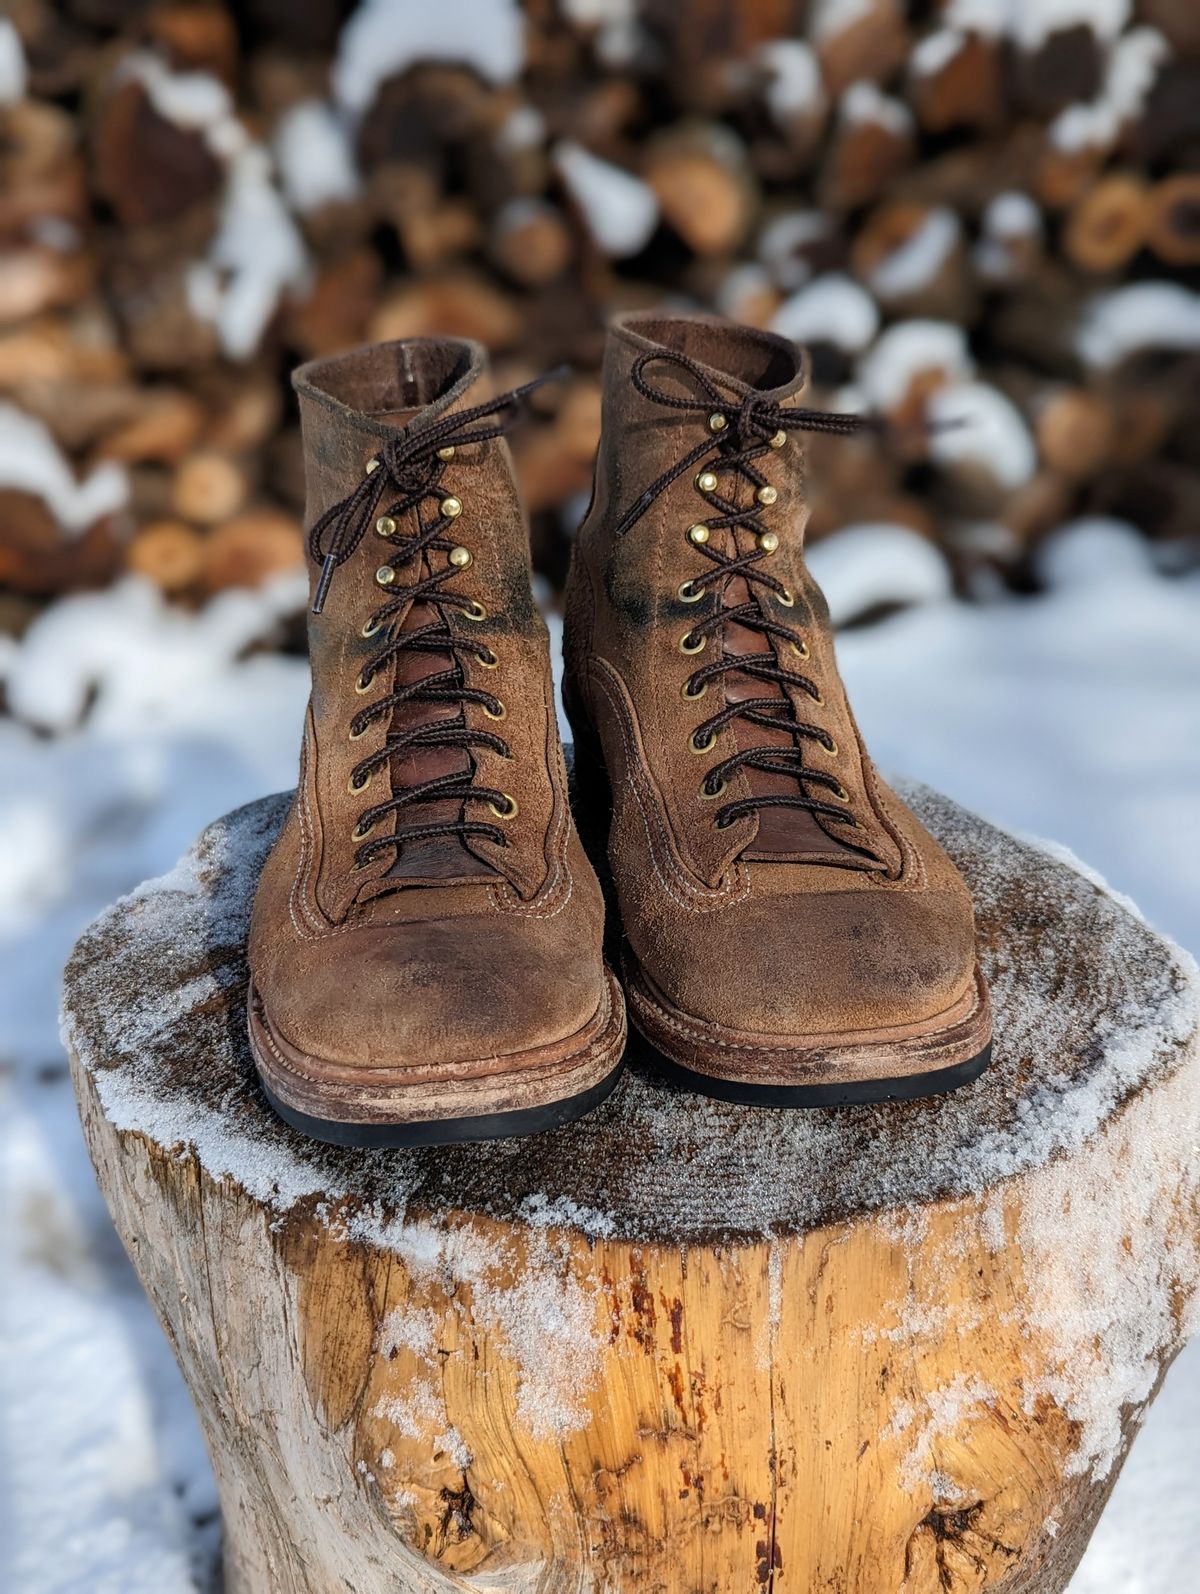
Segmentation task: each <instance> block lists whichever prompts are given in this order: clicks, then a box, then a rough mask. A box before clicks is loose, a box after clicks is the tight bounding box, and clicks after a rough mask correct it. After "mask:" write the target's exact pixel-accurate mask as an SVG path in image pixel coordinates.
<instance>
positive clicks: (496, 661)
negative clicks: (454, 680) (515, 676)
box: [475, 648, 500, 670]
mask: <svg viewBox="0 0 1200 1594" xmlns="http://www.w3.org/2000/svg"><path fill="white" fill-rule="evenodd" d="M488 652H489V653H490V654H491V657H490V658H486V659H485V658H483V657H481V656H480V655H479V654H478V653H477V654H476V655H475V662H476V664H478V666H479V668H480V669H481V670H498V669H499V668H500V655H499V654H498V653H497V652H496V651H495V649H494V648H489V649H488Z"/></svg>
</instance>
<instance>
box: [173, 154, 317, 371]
mask: <svg viewBox="0 0 1200 1594" xmlns="http://www.w3.org/2000/svg"><path fill="white" fill-rule="evenodd" d="M271 178H272V171H271V160H270V156H269V155H268V153H267V151H266V150H265V149H263V148H262V147H261V146H259V145H250V146H248V147H246V148H245V149H243V150H241V151H240V152H239V153H238V154H237V155H236V156H235V157H234V159H233V163H232V166H231V168H230V172H229V177H228V180H227V183H226V188H225V194H224V198H223V200H222V203H221V216H220V221H219V223H218V227H217V233H216V236H215V237H214V239H213V241H212V243H211V244H210V245H209V250H208V256H207V258H206V259H205V260H203V261H199V262H197V263H196V264H194V265H193V266H192V267H191V268H190V270H189V273H188V279H187V288H188V302H189V304H190V307H191V309H192V313H193V314H194V315H196V316H198V317H200V318H201V319H203V320H207V321H211V322H212V323H213V324H214V325H215V327H216V329H217V334H218V336H219V338H220V343H221V348H222V350H223V351H224V353H225V354H227V355H228V356H229V357H230V358H231V359H234V360H243V359H246V358H248V357H249V356H250V355H251V354H253V353H254V351H255V349H256V348H257V347H258V343H259V339H260V338H261V337H262V335H263V333H264V331H265V330H266V327H267V323H268V322H269V321H270V319H271V317H272V316H273V315H274V314H275V311H276V309H277V308H278V306H279V302H280V299H281V297H282V295H283V294H284V293H285V292H286V291H287V290H288V289H289V288H300V287H301V286H302V285H303V284H304V282H305V280H306V279H307V275H308V270H309V264H308V255H307V251H306V250H305V247H304V240H303V239H302V238H301V236H300V233H299V231H298V230H297V228H296V224H295V222H294V221H293V220H292V218H291V216H290V214H289V213H288V210H287V208H286V206H285V205H284V203H283V200H282V199H281V197H280V195H279V190H278V189H277V188H276V187H275V185H274V183H273V182H272V180H271Z"/></svg>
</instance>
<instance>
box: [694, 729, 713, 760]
mask: <svg viewBox="0 0 1200 1594" xmlns="http://www.w3.org/2000/svg"><path fill="white" fill-rule="evenodd" d="M699 734H700V732H699V731H693V732H692V734H691V735H690V736H689V737H688V747H689V748H690V749H691V750H692V752H693V753H699V754H700V755H701V756H703V754H705V753H711V752H712V750H713V748H714V747H715V746H716V745H717V736H716V732H715V731H709V733H708V740H707V741H706V742H698V741H697V740H696V738H697V736H699Z"/></svg>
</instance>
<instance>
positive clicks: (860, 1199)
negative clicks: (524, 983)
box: [64, 786, 1200, 1594]
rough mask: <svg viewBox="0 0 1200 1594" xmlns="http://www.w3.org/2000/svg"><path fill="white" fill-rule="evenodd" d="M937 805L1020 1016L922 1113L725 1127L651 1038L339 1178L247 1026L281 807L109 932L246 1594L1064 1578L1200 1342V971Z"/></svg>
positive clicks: (125, 1121) (1029, 856) (99, 1108)
mask: <svg viewBox="0 0 1200 1594" xmlns="http://www.w3.org/2000/svg"><path fill="white" fill-rule="evenodd" d="M903 790H904V792H905V794H906V796H907V797H908V799H909V800H910V801H911V802H912V803H913V805H914V806H915V808H916V809H917V811H918V813H919V814H920V816H921V817H922V819H923V820H924V821H925V822H926V823H927V824H928V825H929V826H930V828H931V829H932V830H933V831H934V832H935V834H936V835H937V836H938V837H939V838H940V839H941V841H942V842H943V844H944V845H945V846H946V847H947V849H948V850H949V851H950V853H951V854H952V856H953V857H954V858H955V860H956V862H957V863H958V864H959V866H960V867H961V869H962V870H963V872H964V874H965V875H966V878H967V880H968V883H969V884H970V886H971V888H972V890H973V892H974V895H975V900H976V904H977V910H978V918H979V934H980V944H981V954H982V958H983V963H984V967H985V970H986V972H987V975H988V978H989V979H990V981H991V985H992V993H993V999H994V1004H995V1009H996V1020H997V1031H996V1045H995V1061H994V1063H993V1064H992V1066H991V1067H990V1068H989V1069H988V1071H987V1072H986V1073H985V1074H984V1076H983V1077H982V1078H981V1079H980V1081H979V1082H978V1083H977V1084H975V1085H973V1086H970V1087H968V1088H966V1089H964V1090H961V1091H959V1092H957V1093H955V1094H953V1095H950V1096H946V1097H943V1098H940V1099H932V1100H928V1101H923V1102H911V1103H904V1104H897V1105H889V1106H880V1107H862V1108H854V1109H849V1110H840V1111H811V1112H776V1111H770V1110H767V1109H757V1108H747V1107H739V1106H733V1105H729V1104H724V1103H720V1102H715V1101H710V1100H706V1099H702V1098H700V1097H697V1096H693V1095H688V1094H684V1093H678V1092H673V1091H672V1090H670V1089H668V1088H667V1087H665V1086H664V1085H663V1084H661V1083H660V1082H659V1081H658V1080H657V1078H656V1076H655V1075H654V1072H653V1068H652V1065H651V1063H650V1062H649V1060H648V1059H646V1058H644V1057H643V1056H641V1055H640V1054H639V1053H638V1052H637V1051H636V1050H634V1052H633V1053H632V1055H631V1058H630V1067H629V1069H628V1070H627V1074H626V1077H625V1079H624V1081H623V1082H622V1084H621V1085H620V1087H619V1088H618V1090H617V1092H616V1093H615V1094H614V1096H613V1097H612V1098H611V1099H610V1100H609V1102H608V1103H607V1104H606V1105H605V1106H604V1107H602V1108H601V1109H600V1110H598V1111H597V1112H595V1113H593V1114H592V1115H591V1116H590V1117H588V1118H587V1119H585V1120H583V1121H582V1122H580V1123H578V1124H575V1125H573V1126H571V1127H569V1128H566V1129H563V1130H559V1131H556V1132H554V1133H551V1134H546V1135H542V1136H538V1137H536V1138H534V1139H530V1140H525V1141H501V1142H494V1143H491V1144H485V1145H471V1146H462V1147H452V1148H445V1149H421V1150H414V1151H404V1152H394V1151H388V1152H382V1151H380V1152H349V1151H342V1150H336V1149H333V1148H329V1147H324V1146H319V1145H316V1144H312V1143H310V1142H308V1141H306V1140H305V1139H303V1138H301V1137H300V1136H299V1135H297V1134H295V1133H294V1132H293V1131H291V1130H290V1129H288V1128H286V1127H285V1126H284V1125H283V1124H282V1123H280V1122H279V1121H278V1120H277V1119H276V1118H275V1117H274V1116H273V1115H272V1113H271V1112H270V1110H269V1109H268V1108H267V1106H266V1105H265V1103H264V1101H263V1099H262V1097H261V1096H260V1094H259V1092H258V1090H257V1088H256V1085H255V1082H254V1075H253V1070H252V1066H251V1061H250V1055H249V1051H248V1048H247V1043H246V1037H245V1022H244V1002H245V990H246V977H247V976H246V964H245V955H244V944H245V936H246V928H247V920H248V916H249V910H250V903H251V898H252V895H253V891H254V886H255V882H256V878H257V875H258V871H259V868H260V866H261V864H262V861H263V858H264V856H265V854H266V852H267V850H268V848H269V847H270V845H271V843H272V842H273V840H274V838H275V836H276V834H277V832H278V829H279V826H280V824H281V822H282V819H283V816H284V813H285V811H286V807H287V799H286V798H283V797H277V798H271V799H267V800H265V801H262V802H258V803H256V804H253V805H252V806H250V807H248V808H244V809H242V810H240V811H239V812H237V813H235V814H232V815H230V816H229V817H228V818H226V819H224V820H222V821H221V822H219V823H218V824H215V825H213V826H212V827H210V829H208V830H207V831H206V832H205V833H204V835H203V836H202V837H201V838H200V840H199V842H198V844H197V846H196V847H195V848H194V850H193V851H192V852H191V853H189V854H188V855H187V856H186V857H185V858H184V859H183V861H182V862H181V863H180V865H179V866H178V867H177V868H176V870H175V871H174V872H173V873H171V874H169V875H167V876H165V877H164V878H163V879H161V880H156V881H152V882H150V883H149V884H148V885H146V886H144V887H142V888H141V889H140V890H138V891H136V892H134V893H133V895H132V896H130V897H127V898H126V899H124V901H122V902H120V903H118V904H117V905H116V906H115V907H114V908H112V909H110V910H109V911H108V912H107V913H106V914H105V915H104V916H103V917H102V918H101V919H99V920H98V921H97V922H96V924H95V925H93V926H92V928H91V929H90V930H88V931H87V933H86V934H85V935H84V936H83V938H82V939H81V941H80V943H79V945H78V948H77V949H76V952H75V954H74V956H73V958H72V960H71V963H70V965H69V968H68V971H67V977H66V993H65V1005H64V1015H65V1016H64V1024H65V1036H66V1040H67V1043H68V1045H69V1048H70V1051H71V1055H72V1065H73V1069H74V1072H75V1080H76V1088H77V1091H78V1096H79V1103H80V1108H81V1112H82V1116H83V1122H84V1126H85V1131H86V1134H87V1138H88V1143H89V1146H90V1149H91V1153H92V1157H93V1160H94V1162H95V1165H96V1168H97V1171H98V1174H99V1178H100V1182H101V1185H102V1187H103V1189H104V1192H105V1195H106V1197H107V1199H108V1202H109V1205H110V1208H111V1210H112V1213H113V1216H114V1218H115V1220H116V1224H117V1228H118V1230H119V1231H120V1233H121V1236H122V1238H123V1240H124V1242H125V1245H126V1246H127V1248H128V1250H129V1252H130V1254H131V1256H132V1258H133V1260H134V1263H135V1265H136V1267H137V1269H138V1271H139V1273H140V1275H141V1278H142V1281H143V1283H144V1285H145V1287H146V1289H147V1291H148V1293H149V1295H150V1297H151V1299H152V1301H153V1302H154V1305H155V1307H156V1309H157V1311H158V1313H159V1315H160V1317H161V1319H162V1322H163V1324H164V1327H165V1329H166V1331H167V1333H168V1335H169V1336H170V1339H171V1342H172V1345H173V1347H174V1349H175V1352H176V1354H177V1356H178V1358H179V1361H180V1364H181V1366H182V1368H183V1371H184V1375H185V1377H186V1379H187V1381H188V1384H189V1386H190V1389H191V1392H192V1394H193V1396H194V1398H195V1401H196V1404H197V1407H198V1409H199V1411H200V1415H201V1418H202V1421H203V1424H204V1427H205V1431H206V1435H207V1440H208V1444H209V1449H210V1452H211V1455H212V1458H213V1463H214V1466H215V1469H216V1472H217V1477H218V1482H219V1487H220V1494H221V1501H222V1507H223V1513H224V1525H225V1544H226V1549H225V1558H226V1586H227V1589H228V1591H229V1594H330V1591H336V1590H354V1591H355V1594H398V1591H415V1594H434V1591H441V1590H459V1591H466V1590H471V1591H483V1590H487V1591H488V1594H499V1591H514V1594H515V1591H518V1590H519V1591H523V1594H532V1591H539V1594H635V1591H636V1594H748V1591H750V1590H753V1589H764V1590H774V1591H776V1594H787V1591H788V1590H794V1591H795V1594H814V1591H818V1590H820V1591H828V1594H896V1591H898V1590H904V1591H906V1594H946V1591H950V1594H969V1591H975V1590H983V1589H987V1590H995V1591H1004V1594H1017V1591H1036V1594H1058V1591H1061V1590H1063V1589H1064V1588H1065V1587H1066V1585H1067V1583H1068V1581H1069V1579H1070V1577H1071V1574H1072V1572H1073V1570H1074V1568H1075V1566H1076V1564H1077V1563H1078V1560H1079V1558H1080V1556H1081V1554H1082V1552H1083V1548H1084V1546H1085V1544H1086V1542H1087V1539H1088V1537H1089V1535H1090V1533H1091V1530H1092V1528H1093V1526H1094V1524H1095V1521H1096V1518H1097V1516H1098V1514H1099V1512H1100V1510H1101V1508H1102V1506H1103V1503H1104V1500H1105V1499H1106V1497H1107V1494H1108V1491H1109V1489H1110V1488H1111V1486H1112V1483H1113V1482H1114V1480H1115V1478H1116V1475H1117V1472H1118V1470H1119V1467H1120V1464H1121V1462H1122V1460H1123V1459H1124V1455H1125V1452H1126V1449H1127V1447H1128V1445H1129V1443H1130V1441H1131V1439H1132V1437H1133V1434H1134V1432H1135V1431H1136V1429H1137V1426H1138V1423H1139V1421H1140V1420H1141V1418H1142V1416H1143V1415H1144V1413H1145V1411H1146V1409H1147V1406H1148V1404H1149V1402H1150V1400H1151V1399H1152V1398H1153V1396H1154V1394H1155V1392H1156V1391H1157V1388H1158V1385H1159V1382H1160V1380H1161V1378H1162V1375H1163V1372H1164V1371H1165V1369H1166V1366H1167V1365H1168V1363H1169V1362H1170V1360H1171V1358H1172V1356H1173V1355H1174V1354H1175V1352H1176V1351H1177V1350H1178V1349H1179V1347H1180V1346H1181V1344H1182V1343H1183V1341H1184V1340H1185V1339H1186V1337H1187V1335H1188V1334H1189V1332H1191V1331H1192V1330H1193V1329H1194V1328H1195V1327H1196V1326H1197V1321H1198V1317H1200V1311H1198V1300H1200V1233H1198V1229H1200V1223H1198V1218H1200V1147H1198V1144H1197V1143H1198V1141H1200V1134H1198V1133H1197V1126H1198V1122H1200V1044H1198V1040H1197V1033H1198V1025H1200V990H1198V982H1197V975H1196V969H1195V965H1194V964H1193V963H1192V962H1191V961H1190V959H1188V958H1187V957H1186V956H1185V955H1184V954H1183V953H1181V952H1179V951H1178V950H1177V949H1175V948H1174V947H1172V946H1171V945H1170V944H1169V943H1168V942H1166V941H1164V940H1163V939H1162V938H1161V937H1160V936H1158V935H1157V934H1156V933H1155V932H1154V931H1153V930H1151V929H1150V928H1149V927H1148V926H1147V925H1146V924H1145V923H1144V922H1143V921H1142V920H1141V919H1140V917H1139V916H1138V915H1137V913H1136V911H1135V910H1134V909H1133V908H1132V907H1131V905H1130V904H1129V903H1128V902H1126V901H1124V900H1123V899H1121V898H1119V897H1117V896H1116V895H1114V894H1113V893H1112V892H1110V891H1109V890H1108V889H1107V888H1106V887H1105V886H1104V885H1103V883H1102V882H1100V881H1099V880H1097V879H1096V878H1094V877H1093V876H1091V875H1090V874H1089V873H1088V872H1087V871H1086V870H1085V869H1084V868H1083V867H1082V866H1081V865H1079V864H1078V863H1077V862H1075V861H1074V860H1072V859H1071V858H1069V857H1068V856H1067V855H1065V854H1062V853H1060V852H1058V851H1056V850H1054V849H1050V848H1044V847H1041V846H1038V845H1033V844H1029V843H1025V842H1022V841H1018V840H1016V839H1014V838H1013V837H1011V836H1009V835H1006V834H1004V833H1003V832H1001V831H998V830H996V829H994V828H992V827H991V826H989V825H987V824H986V823H984V822H983V821H982V820H980V819H978V818H976V817H974V816H972V815H970V814H968V813H966V812H965V811H963V810H962V809H960V808H958V807H956V806H954V805H953V804H952V803H950V802H949V801H947V800H946V799H944V798H941V797H939V796H937V795H935V794H933V793H931V792H929V791H927V790H925V789H924V788H919V787H910V786H905V787H904V788H903ZM787 952H788V956H789V957H796V958H802V957H803V956H804V948H803V946H789V947H788V949H787ZM729 958H730V971H731V977H732V978H736V977H737V974H736V965H737V948H736V946H730V948H729ZM780 976H781V977H786V961H785V960H784V961H783V963H782V966H781V971H780ZM522 994H523V993H522Z"/></svg>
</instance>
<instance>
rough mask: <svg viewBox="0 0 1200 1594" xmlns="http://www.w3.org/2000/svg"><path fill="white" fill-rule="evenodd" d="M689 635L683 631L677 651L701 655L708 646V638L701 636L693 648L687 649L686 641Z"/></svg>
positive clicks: (689, 633) (688, 632)
mask: <svg viewBox="0 0 1200 1594" xmlns="http://www.w3.org/2000/svg"><path fill="white" fill-rule="evenodd" d="M691 634H692V633H691V632H690V631H685V632H684V633H683V635H682V636H681V637H680V638H679V651H680V652H681V653H689V654H691V653H703V652H704V650H705V648H706V647H707V646H708V638H707V637H706V636H702V637H701V638H700V639H699V641H698V642H697V643H696V645H695V646H694V647H690V648H689V647H688V645H687V641H688V637H690V636H691Z"/></svg>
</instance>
